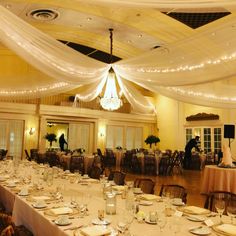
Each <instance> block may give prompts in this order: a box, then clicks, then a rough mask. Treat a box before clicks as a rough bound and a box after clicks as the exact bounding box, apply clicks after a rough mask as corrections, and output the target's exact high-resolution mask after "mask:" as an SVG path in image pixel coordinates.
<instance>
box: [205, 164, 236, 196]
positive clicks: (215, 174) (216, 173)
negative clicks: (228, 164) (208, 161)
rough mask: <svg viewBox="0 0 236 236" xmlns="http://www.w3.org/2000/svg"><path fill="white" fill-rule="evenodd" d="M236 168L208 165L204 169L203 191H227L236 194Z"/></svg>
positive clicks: (206, 192)
mask: <svg viewBox="0 0 236 236" xmlns="http://www.w3.org/2000/svg"><path fill="white" fill-rule="evenodd" d="M235 183H236V168H220V167H218V166H216V165H207V166H205V169H204V175H203V181H202V187H201V193H203V194H208V193H210V192H213V191H226V192H231V193H234V194H236V184H235Z"/></svg>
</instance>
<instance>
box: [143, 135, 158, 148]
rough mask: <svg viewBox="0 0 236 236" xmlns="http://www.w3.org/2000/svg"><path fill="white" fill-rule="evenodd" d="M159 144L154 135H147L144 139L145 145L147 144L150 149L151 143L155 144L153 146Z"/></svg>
mask: <svg viewBox="0 0 236 236" xmlns="http://www.w3.org/2000/svg"><path fill="white" fill-rule="evenodd" d="M159 142H160V139H159V138H158V137H157V136H155V135H149V136H148V137H147V138H146V139H145V143H146V144H149V145H150V148H152V144H153V143H155V145H156V144H157V143H159Z"/></svg>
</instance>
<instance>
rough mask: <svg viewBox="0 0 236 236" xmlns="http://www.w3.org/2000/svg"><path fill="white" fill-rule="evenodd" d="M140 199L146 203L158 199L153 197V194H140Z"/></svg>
mask: <svg viewBox="0 0 236 236" xmlns="http://www.w3.org/2000/svg"><path fill="white" fill-rule="evenodd" d="M140 198H141V199H143V200H146V201H153V200H156V199H158V196H156V195H153V194H142V195H141V196H140Z"/></svg>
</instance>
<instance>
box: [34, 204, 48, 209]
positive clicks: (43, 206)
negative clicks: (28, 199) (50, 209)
mask: <svg viewBox="0 0 236 236" xmlns="http://www.w3.org/2000/svg"><path fill="white" fill-rule="evenodd" d="M32 206H33V207H34V208H37V209H43V208H46V207H47V205H46V204H45V205H40V206H39V205H35V204H34V203H33V204H32Z"/></svg>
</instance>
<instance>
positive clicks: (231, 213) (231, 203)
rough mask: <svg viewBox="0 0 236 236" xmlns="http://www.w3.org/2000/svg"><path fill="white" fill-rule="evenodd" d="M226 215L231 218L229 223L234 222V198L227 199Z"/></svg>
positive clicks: (235, 202) (235, 215)
mask: <svg viewBox="0 0 236 236" xmlns="http://www.w3.org/2000/svg"><path fill="white" fill-rule="evenodd" d="M227 215H228V216H230V218H231V224H232V225H233V224H234V218H236V199H235V200H229V202H228V206H227Z"/></svg>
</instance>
